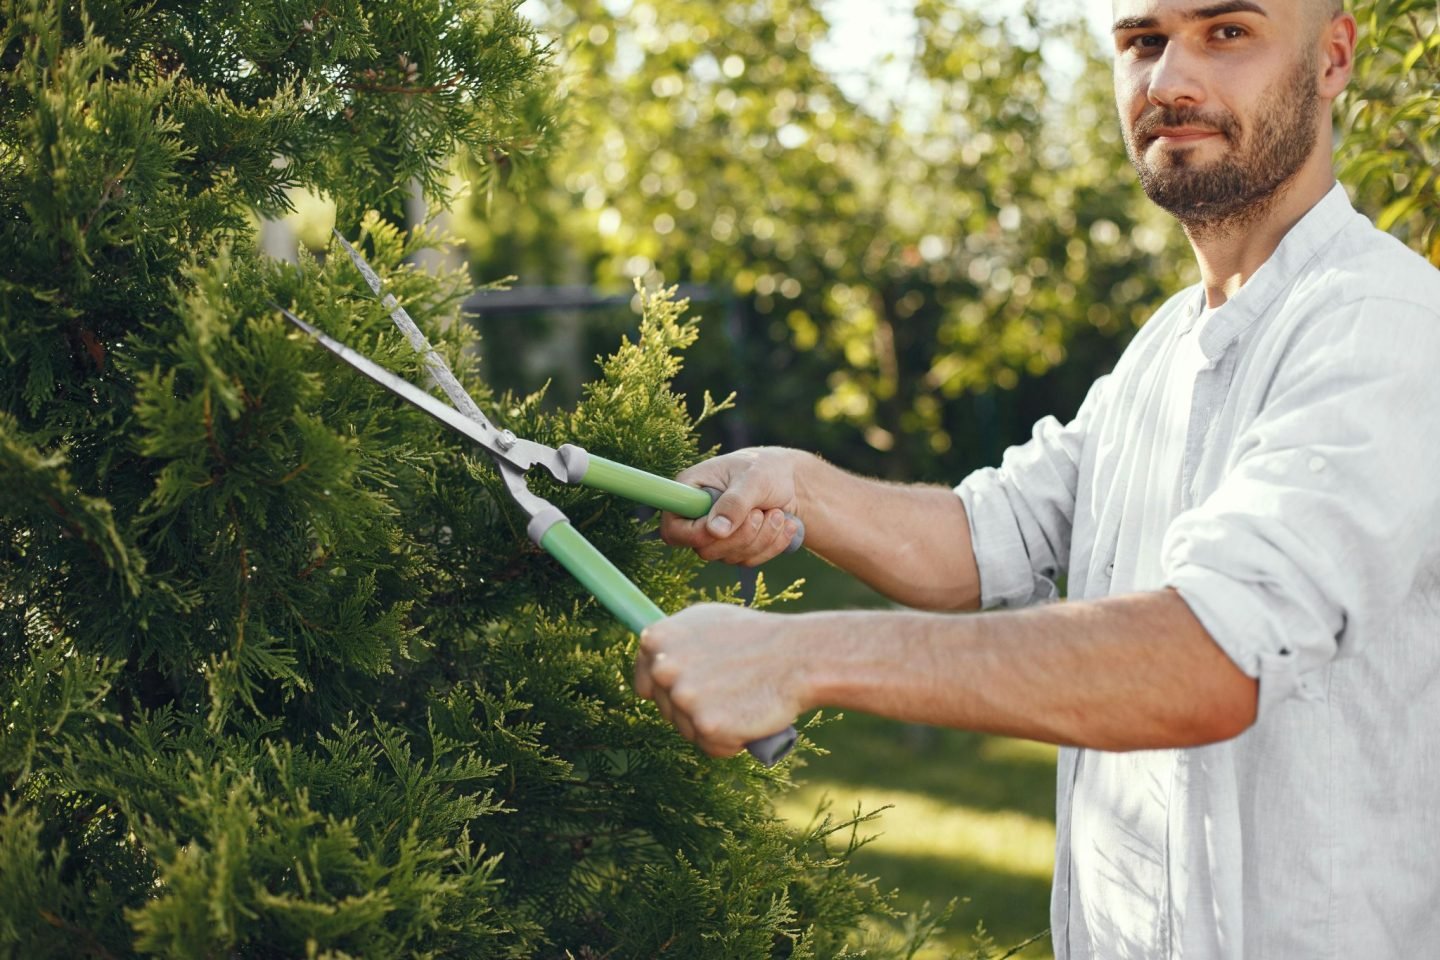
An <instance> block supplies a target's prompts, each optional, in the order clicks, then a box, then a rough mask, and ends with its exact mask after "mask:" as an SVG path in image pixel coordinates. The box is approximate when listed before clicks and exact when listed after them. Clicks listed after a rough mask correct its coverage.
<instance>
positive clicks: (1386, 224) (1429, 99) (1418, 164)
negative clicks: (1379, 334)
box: [1338, 0, 1440, 266]
mask: <svg viewBox="0 0 1440 960" xmlns="http://www.w3.org/2000/svg"><path fill="white" fill-rule="evenodd" d="M1354 13H1355V16H1356V18H1357V19H1358V20H1359V22H1360V43H1359V46H1358V49H1357V50H1356V57H1355V76H1354V79H1353V80H1352V82H1351V87H1350V89H1349V90H1348V91H1347V92H1346V95H1345V97H1344V98H1343V100H1342V101H1341V102H1340V104H1339V112H1338V115H1339V117H1340V123H1341V132H1342V134H1343V139H1342V141H1341V148H1340V160H1341V167H1340V178H1341V180H1342V181H1344V182H1345V183H1347V184H1349V185H1350V186H1351V187H1352V188H1353V189H1354V190H1355V192H1356V195H1357V200H1358V201H1359V203H1360V205H1361V206H1362V207H1364V208H1365V209H1366V212H1368V213H1369V214H1370V215H1371V216H1373V217H1374V218H1375V222H1376V225H1377V226H1379V227H1380V229H1382V230H1389V231H1391V232H1393V233H1394V234H1395V235H1396V236H1398V237H1400V238H1401V239H1402V240H1404V241H1406V242H1407V243H1409V244H1410V246H1412V247H1414V248H1415V249H1416V250H1417V251H1419V252H1420V253H1421V254H1424V255H1425V256H1426V257H1428V258H1429V259H1430V262H1431V263H1433V264H1435V265H1436V266H1440V186H1437V183H1436V169H1437V167H1440V110H1437V109H1436V101H1437V99H1440V7H1437V6H1436V5H1435V4H1434V3H1433V2H1432V0H1357V2H1356V3H1355V4H1354Z"/></svg>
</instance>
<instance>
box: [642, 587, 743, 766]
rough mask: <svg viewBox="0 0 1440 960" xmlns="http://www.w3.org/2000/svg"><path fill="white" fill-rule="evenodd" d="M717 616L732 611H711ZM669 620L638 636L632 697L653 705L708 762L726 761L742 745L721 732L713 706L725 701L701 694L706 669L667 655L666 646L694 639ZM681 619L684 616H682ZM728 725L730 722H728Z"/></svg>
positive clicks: (722, 720)
mask: <svg viewBox="0 0 1440 960" xmlns="http://www.w3.org/2000/svg"><path fill="white" fill-rule="evenodd" d="M716 609H717V610H718V611H719V614H720V615H721V616H726V615H728V614H730V613H731V612H732V611H730V610H728V609H723V610H721V609H720V608H716ZM674 619H675V618H671V620H669V621H662V622H661V623H659V624H655V625H653V626H651V627H649V628H647V629H646V630H645V631H644V632H643V633H642V634H641V636H640V647H639V650H638V651H637V655H636V660H635V681H634V685H635V692H636V694H638V695H639V696H640V697H642V698H645V699H648V700H653V701H654V702H655V706H656V709H657V710H658V712H659V713H660V715H661V716H662V717H664V718H665V720H667V721H668V722H669V723H671V724H673V725H674V726H675V728H676V729H677V730H678V731H679V732H680V735H681V736H682V737H684V738H685V739H686V740H688V741H690V742H691V743H693V744H695V745H696V746H698V747H699V748H700V749H701V750H702V751H704V752H705V753H706V754H708V755H710V756H712V757H730V756H734V755H736V754H738V753H740V752H741V751H742V750H744V748H745V745H744V743H743V741H740V740H737V739H735V736H734V734H733V733H732V732H729V731H728V730H727V729H726V723H727V718H726V711H724V710H723V709H717V706H719V705H720V703H721V702H722V701H723V700H724V699H726V698H723V697H717V696H716V695H715V693H714V691H707V690H706V689H705V686H706V684H705V682H704V678H705V676H706V675H707V674H708V673H709V672H710V671H709V669H707V667H706V666H705V665H702V664H699V663H690V665H689V667H688V668H687V667H686V666H685V663H686V662H687V660H694V657H693V656H689V657H688V658H687V655H686V653H685V652H684V651H683V649H677V650H675V651H674V652H667V646H669V645H671V644H679V645H681V646H683V643H684V642H688V641H689V640H691V639H693V638H691V637H689V636H687V634H688V633H689V632H690V631H683V630H681V631H677V629H676V628H675V624H674V622H673V621H674ZM681 619H683V615H682V616H681ZM728 722H729V723H733V722H734V720H733V718H729V720H728Z"/></svg>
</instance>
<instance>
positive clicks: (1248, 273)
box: [1185, 154, 1335, 308]
mask: <svg viewBox="0 0 1440 960" xmlns="http://www.w3.org/2000/svg"><path fill="white" fill-rule="evenodd" d="M1325 159H1326V162H1325V164H1324V165H1321V164H1318V163H1317V164H1310V165H1307V166H1305V167H1303V168H1301V170H1300V171H1299V172H1298V173H1296V175H1295V177H1294V178H1292V179H1291V180H1290V181H1289V182H1288V183H1287V184H1285V185H1284V186H1283V187H1281V189H1280V190H1279V191H1278V192H1277V194H1276V195H1275V196H1274V198H1273V202H1271V203H1269V204H1268V205H1267V206H1266V208H1265V210H1264V211H1263V212H1262V213H1261V214H1260V215H1259V216H1257V217H1254V218H1246V219H1245V220H1244V222H1238V223H1235V224H1226V225H1220V226H1216V227H1210V228H1193V227H1186V228H1185V233H1186V236H1188V237H1189V238H1190V246H1191V247H1192V248H1193V249H1194V251H1195V259H1196V260H1197V261H1198V262H1199V264H1200V279H1201V282H1202V283H1203V284H1204V286H1205V300H1206V304H1207V305H1208V306H1210V307H1212V308H1214V307H1219V306H1220V305H1221V304H1223V303H1225V301H1227V300H1229V299H1230V298H1231V297H1233V296H1235V294H1236V293H1237V292H1238V291H1239V290H1240V288H1241V287H1242V286H1244V285H1245V283H1246V282H1248V281H1249V279H1250V278H1251V277H1252V276H1254V274H1255V271H1257V270H1259V269H1260V267H1261V266H1263V265H1264V263H1265V261H1266V260H1269V259H1270V255H1271V254H1273V253H1274V252H1275V250H1276V248H1277V247H1279V246H1280V241H1282V240H1284V239H1285V235H1286V234H1287V233H1289V232H1290V230H1291V228H1292V227H1294V226H1295V224H1297V223H1299V222H1300V220H1301V218H1302V217H1304V216H1305V214H1307V213H1309V212H1310V210H1311V208H1312V207H1314V206H1315V204H1317V203H1319V202H1320V201H1321V199H1323V198H1324V196H1325V195H1326V194H1327V193H1329V192H1330V188H1331V187H1333V186H1334V185H1335V174H1334V172H1333V170H1332V169H1331V167H1330V164H1329V155H1328V154H1326V155H1325Z"/></svg>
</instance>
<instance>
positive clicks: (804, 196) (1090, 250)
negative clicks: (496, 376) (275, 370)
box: [467, 0, 1189, 476]
mask: <svg viewBox="0 0 1440 960" xmlns="http://www.w3.org/2000/svg"><path fill="white" fill-rule="evenodd" d="M548 9H549V18H548V21H547V29H549V30H552V31H554V32H555V33H556V34H557V35H558V36H559V37H560V38H561V42H560V47H561V48H562V49H563V50H564V51H565V56H564V65H563V66H564V69H565V71H566V76H567V77H568V86H569V89H568V94H567V102H568V106H569V108H570V110H571V111H572V116H573V117H575V121H574V126H573V129H572V131H571V136H572V142H571V144H570V147H569V149H568V150H566V151H565V155H566V159H565V160H564V161H563V162H560V163H557V165H556V168H555V173H554V176H553V179H552V182H551V186H550V188H549V190H548V191H544V192H537V193H534V194H531V195H527V196H526V197H525V198H524V200H523V202H520V203H515V204H514V205H513V206H502V205H501V204H502V203H503V201H497V202H496V205H495V206H492V208H491V209H490V211H489V216H487V217H483V218H481V219H479V220H478V221H477V222H476V223H474V224H472V225H471V226H470V227H469V228H468V233H467V239H468V240H470V241H471V250H472V252H473V254H474V256H475V258H476V262H477V264H481V265H482V266H481V267H480V268H479V270H478V272H480V273H483V274H486V275H494V274H496V273H497V272H501V271H504V272H510V271H513V272H517V273H519V274H521V276H522V278H524V279H525V280H526V282H561V281H566V282H574V280H575V278H576V275H577V272H578V273H579V274H588V275H589V276H593V277H594V278H596V280H597V282H599V283H600V284H602V285H611V284H615V283H618V282H622V281H623V279H624V278H626V277H639V278H642V279H643V280H644V281H645V282H647V283H650V284H656V283H662V282H663V283H670V282H676V281H681V282H697V283H704V284H710V285H712V286H714V287H718V288H720V289H721V290H722V291H725V292H726V293H727V294H728V295H730V296H733V297H734V298H737V299H738V300H739V301H740V302H742V303H743V304H744V312H745V324H744V330H743V331H742V332H741V333H742V335H743V337H744V339H745V340H746V341H747V342H746V343H745V344H744V345H742V351H743V352H744V360H743V361H742V363H743V364H744V365H745V366H746V367H747V368H748V369H747V371H746V372H747V373H748V374H749V375H750V377H751V378H753V381H752V383H751V384H750V390H749V393H750V395H751V396H752V397H758V398H759V401H758V405H759V406H760V407H763V408H765V409H766V410H767V411H768V410H772V409H784V410H786V411H788V412H789V413H791V414H793V416H791V417H789V418H787V422H786V423H785V424H784V425H783V429H781V430H780V431H779V432H778V433H773V432H772V433H770V434H767V435H766V436H765V437H762V439H776V440H780V441H782V442H791V443H801V444H806V445H815V444H816V443H817V441H818V438H817V435H816V433H815V430H814V429H811V428H808V427H807V424H813V423H814V421H815V419H816V418H818V419H819V420H820V421H821V422H822V423H828V424H830V425H831V427H832V428H834V427H839V428H840V429H839V431H838V433H837V434H835V436H837V437H842V438H843V437H844V436H847V435H848V436H849V437H851V438H854V440H858V441H861V442H862V445H861V446H860V447H859V450H860V453H859V455H858V458H859V459H861V460H863V459H864V458H866V457H870V458H873V464H875V465H883V466H882V467H881V469H883V470H884V471H885V472H889V473H892V474H894V475H900V476H915V475H917V474H924V473H927V472H935V471H937V470H938V469H939V464H941V463H943V462H948V461H950V459H951V458H950V457H949V456H948V455H949V453H950V451H951V447H952V445H953V444H954V443H955V440H956V438H957V437H960V438H962V439H963V438H964V437H965V436H966V435H968V434H972V433H974V425H973V423H972V419H973V413H972V403H971V398H972V397H973V395H976V394H981V393H986V392H988V391H991V390H993V389H994V388H996V387H999V388H1000V389H1002V390H1007V389H1010V388H1013V387H1015V386H1016V385H1017V384H1018V383H1019V382H1020V381H1021V380H1022V378H1027V377H1035V376H1039V375H1042V374H1045V373H1047V372H1048V371H1050V370H1052V369H1053V368H1055V367H1056V366H1057V365H1058V364H1059V363H1060V362H1061V361H1062V360H1064V359H1065V358H1066V357H1067V355H1068V353H1069V351H1070V348H1071V345H1072V344H1073V343H1074V342H1075V341H1076V339H1077V338H1083V339H1085V340H1086V341H1087V342H1100V343H1104V342H1111V346H1110V347H1109V349H1107V350H1105V351H1102V352H1103V353H1104V354H1105V355H1110V354H1113V353H1114V352H1115V346H1116V345H1115V344H1114V343H1113V341H1115V340H1123V339H1124V338H1125V337H1126V336H1127V335H1128V333H1129V332H1131V331H1132V330H1133V329H1134V327H1135V326H1136V325H1138V323H1140V322H1141V321H1142V320H1143V318H1144V317H1145V316H1146V315H1147V312H1148V310H1150V309H1151V308H1153V306H1154V305H1155V304H1156V302H1158V300H1159V299H1160V298H1161V296H1162V295H1163V293H1164V292H1166V291H1168V290H1171V289H1173V288H1174V287H1175V286H1177V285H1178V283H1179V276H1180V273H1181V271H1182V270H1184V269H1185V268H1186V267H1187V266H1188V259H1189V258H1188V256H1182V254H1183V253H1184V247H1183V238H1182V237H1181V236H1180V235H1179V231H1178V230H1176V229H1174V228H1173V226H1172V225H1170V224H1169V223H1168V221H1166V220H1165V219H1164V217H1163V215H1160V214H1158V212H1157V211H1154V210H1153V209H1151V208H1150V206H1149V205H1148V203H1147V202H1146V201H1145V200H1144V198H1143V196H1142V195H1140V193H1139V191H1138V188H1137V187H1136V186H1135V185H1134V182H1133V181H1134V177H1133V174H1131V173H1130V171H1129V169H1128V166H1127V165H1126V161H1125V158H1124V150H1123V148H1122V146H1121V143H1120V139H1119V133H1118V124H1117V123H1116V121H1115V120H1114V119H1113V117H1114V107H1113V100H1112V95H1111V93H1110V84H1109V80H1108V69H1107V66H1106V64H1105V63H1104V62H1103V60H1102V58H1101V56H1100V53H1099V51H1098V50H1097V48H1096V44H1095V41H1094V40H1093V38H1092V37H1091V36H1090V34H1089V32H1088V30H1087V29H1086V27H1085V26H1084V25H1083V24H1082V23H1080V22H1079V21H1078V20H1077V19H1075V18H1073V17H1067V16H1066V15H1065V14H1064V13H1063V12H1062V13H1058V14H1057V13H1054V12H1053V11H1047V12H1045V13H1043V14H1042V12H1041V5H1039V4H1034V3H1032V4H1030V5H1028V6H1027V7H1025V8H1024V9H1023V11H1021V12H1019V13H1016V14H1014V15H1012V16H1009V17H1003V16H999V15H997V14H994V13H992V12H989V11H981V10H979V9H978V8H976V7H975V6H973V5H967V4H962V3H958V2H948V0H922V2H918V3H915V4H914V5H913V7H910V8H908V9H906V10H905V11H903V15H906V16H909V17H911V20H910V21H909V22H910V23H911V24H912V25H913V34H912V36H911V42H910V49H909V50H908V51H905V52H903V53H897V54H891V55H887V56H882V57H879V58H878V59H876V60H874V62H867V63H863V64H857V65H855V66H856V70H857V71H860V75H854V74H853V73H852V71H850V70H849V69H848V67H847V69H845V70H844V71H841V72H837V71H836V70H835V69H834V68H833V65H831V64H828V63H822V61H821V58H820V56H819V53H818V51H819V48H820V46H821V45H822V44H823V43H824V42H825V40H826V38H827V36H828V35H829V33H830V25H829V24H828V23H827V22H826V19H825V10H826V9H827V8H826V7H825V6H824V5H823V4H820V3H817V2H813V0H769V2H765V3H758V4H756V3H740V2H731V3H711V2H698V0H672V2H666V3H663V4H662V3H635V4H632V5H617V4H606V3H600V2H586V0H574V2H554V3H551V4H550V5H549V7H548ZM881 15H894V16H900V15H902V13H893V14H882V13H880V12H877V13H876V16H881ZM1045 40H1049V41H1060V42H1062V43H1064V44H1066V45H1068V46H1070V47H1071V48H1073V50H1074V51H1075V52H1076V55H1077V57H1078V62H1079V65H1080V66H1079V68H1078V79H1075V82H1073V83H1070V82H1065V81H1063V80H1057V79H1056V78H1055V76H1054V75H1052V72H1051V68H1050V67H1048V66H1047V65H1046V63H1045V62H1044V59H1043V58H1042V56H1041V43H1042V41H1045ZM867 71H868V72H867ZM897 73H899V74H901V75H902V76H903V78H904V79H903V82H902V83H896V82H894V81H893V79H890V80H887V79H885V78H893V77H894V76H895V75H896V74H897ZM856 91H862V92H861V93H856ZM864 91H869V93H865V92H864ZM875 91H881V92H882V93H883V96H880V97H878V98H877V97H875V96H872V95H871V94H873V93H874V92H875ZM577 261H578V264H577ZM566 263H569V264H570V267H569V268H568V270H569V272H568V273H566V272H565V270H566V269H567V268H566V267H564V266H563V265H564V264H566ZM1082 349H1089V348H1088V347H1086V348H1082ZM782 373H783V374H784V376H783V378H782V377H781V376H780V374H782ZM772 374H773V375H772ZM730 382H733V381H727V383H726V385H727V386H728V385H729V383H730ZM741 386H742V388H743V387H744V386H745V385H744V384H741ZM744 399H746V397H745V396H744V394H743V393H742V402H743V400H744ZM1077 401H1078V398H1077ZM851 445H852V446H853V443H852V444H851ZM854 461H855V458H851V462H852V463H854ZM857 465H859V464H857Z"/></svg>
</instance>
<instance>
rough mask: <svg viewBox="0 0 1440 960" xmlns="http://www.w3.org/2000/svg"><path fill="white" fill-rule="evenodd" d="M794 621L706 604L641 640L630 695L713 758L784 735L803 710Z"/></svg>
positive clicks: (657, 625)
mask: <svg viewBox="0 0 1440 960" xmlns="http://www.w3.org/2000/svg"><path fill="white" fill-rule="evenodd" d="M797 620H798V618H797V617H795V616H793V615H789V616H782V615H779V614H773V613H761V612H759V611H756V610H749V609H746V608H744V607H735V606H730V605H727V604H718V603H707V604H700V605H698V606H694V607H690V608H688V609H685V610H682V611H680V612H679V613H677V614H675V615H674V616H673V617H668V618H666V619H665V620H661V621H660V622H659V623H655V624H652V625H651V626H649V627H647V628H645V632H644V633H642V634H641V635H640V651H639V655H638V656H637V658H636V661H635V692H636V693H637V694H639V695H640V696H641V697H644V698H645V699H647V700H654V701H655V703H656V705H657V706H658V707H659V708H660V714H661V716H663V717H665V719H667V720H669V721H670V722H671V723H673V724H675V726H676V727H677V728H678V729H679V730H680V733H681V735H682V736H684V737H685V739H687V740H689V741H691V742H692V743H694V744H696V745H697V746H699V747H700V749H701V750H704V751H705V752H706V753H707V754H709V755H710V756H712V757H729V756H733V755H735V754H737V753H739V752H740V751H741V750H743V749H745V744H746V743H748V742H750V741H752V740H758V739H760V738H761V737H765V736H768V735H769V734H772V733H775V732H776V731H778V730H783V729H785V727H786V726H788V725H789V724H790V723H792V722H793V721H794V719H795V716H796V715H797V714H798V713H800V712H801V711H802V710H804V709H806V706H805V704H804V703H803V701H802V695H801V694H802V686H803V679H804V676H805V669H804V668H805V660H804V657H803V655H802V654H801V652H800V650H799V649H798V644H797V643H796V642H794V641H795V637H794V635H793V634H794V632H795V631H794V630H793V629H792V628H793V627H794V626H795V625H796V622H797Z"/></svg>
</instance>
